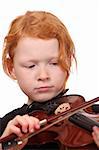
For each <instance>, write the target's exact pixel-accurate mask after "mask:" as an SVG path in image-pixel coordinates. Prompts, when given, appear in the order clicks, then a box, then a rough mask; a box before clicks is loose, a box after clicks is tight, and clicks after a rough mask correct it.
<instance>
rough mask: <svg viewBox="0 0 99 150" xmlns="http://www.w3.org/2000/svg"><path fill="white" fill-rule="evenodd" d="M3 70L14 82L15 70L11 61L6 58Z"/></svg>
mask: <svg viewBox="0 0 99 150" xmlns="http://www.w3.org/2000/svg"><path fill="white" fill-rule="evenodd" d="M5 70H6V73H7V74H8V75H9V76H10V77H11V78H12V79H14V80H16V75H15V69H14V65H13V61H12V59H10V58H7V60H6V66H5Z"/></svg>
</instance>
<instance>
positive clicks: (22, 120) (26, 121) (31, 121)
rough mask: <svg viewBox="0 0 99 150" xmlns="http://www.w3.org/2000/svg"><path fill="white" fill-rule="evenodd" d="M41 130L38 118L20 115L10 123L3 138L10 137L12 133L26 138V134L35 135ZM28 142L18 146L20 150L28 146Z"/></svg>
mask: <svg viewBox="0 0 99 150" xmlns="http://www.w3.org/2000/svg"><path fill="white" fill-rule="evenodd" d="M19 126H20V127H19ZM39 128H40V124H39V120H38V119H37V118H35V117H32V116H29V115H24V116H19V115H18V116H16V117H15V118H14V119H13V120H11V121H9V123H8V124H7V127H6V129H5V131H4V133H3V135H2V137H1V138H3V137H5V136H8V135H10V134H12V133H14V134H16V135H17V136H18V137H22V136H24V134H27V133H33V132H34V131H35V130H37V129H39ZM27 141H28V140H27ZM27 141H25V142H24V143H22V144H21V145H18V149H22V148H23V147H24V146H25V145H26V143H27ZM9 150H15V148H11V149H9Z"/></svg>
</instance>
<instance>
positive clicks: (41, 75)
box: [38, 67, 49, 81]
mask: <svg viewBox="0 0 99 150" xmlns="http://www.w3.org/2000/svg"><path fill="white" fill-rule="evenodd" d="M48 79H49V72H48V70H47V68H46V67H40V68H39V72H38V80H39V81H45V80H48Z"/></svg>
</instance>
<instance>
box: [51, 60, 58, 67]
mask: <svg viewBox="0 0 99 150" xmlns="http://www.w3.org/2000/svg"><path fill="white" fill-rule="evenodd" d="M50 64H51V65H54V66H56V65H58V61H52V62H50Z"/></svg>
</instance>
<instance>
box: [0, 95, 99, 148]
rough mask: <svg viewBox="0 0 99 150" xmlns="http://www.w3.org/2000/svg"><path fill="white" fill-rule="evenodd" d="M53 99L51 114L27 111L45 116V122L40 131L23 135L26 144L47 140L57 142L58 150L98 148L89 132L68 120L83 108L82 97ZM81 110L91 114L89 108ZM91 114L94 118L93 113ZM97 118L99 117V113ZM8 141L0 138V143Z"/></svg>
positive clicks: (36, 115)
mask: <svg viewBox="0 0 99 150" xmlns="http://www.w3.org/2000/svg"><path fill="white" fill-rule="evenodd" d="M55 101H56V103H55V105H54V104H53V103H52V106H53V105H54V106H55V107H54V109H53V110H54V111H53V113H52V114H48V113H47V112H46V111H42V110H39V111H38V110H34V111H33V112H31V113H29V115H32V116H33V117H36V118H38V119H40V120H44V119H46V118H47V124H46V125H44V126H41V129H40V131H39V130H38V131H37V132H35V133H34V134H33V135H32V136H30V137H31V138H30V137H27V136H26V135H25V137H27V138H28V139H29V140H28V143H27V145H32V146H33V145H34V146H35V145H40V144H41V145H42V144H45V143H49V142H57V143H58V144H59V146H60V150H65V149H66V148H67V150H98V149H99V148H97V146H96V144H95V143H94V141H93V138H92V136H91V133H90V132H89V131H87V130H85V129H84V128H81V126H80V127H79V126H77V124H76V125H75V124H74V123H71V121H70V120H69V118H71V117H72V118H73V115H75V113H78V112H79V109H78V108H83V107H82V106H83V104H85V103H86V102H85V99H84V97H83V96H80V95H66V96H62V97H59V98H58V99H56V100H55ZM95 101H99V98H96V100H95ZM52 106H51V107H52ZM74 108H75V109H74ZM72 110H73V111H72ZM77 111H78V112H77ZM81 111H82V109H81ZM83 112H87V115H88V113H89V114H92V110H91V109H84V110H83ZM68 114H69V115H68ZM85 114H86V113H85ZM91 116H93V118H95V117H94V114H92V115H91ZM95 116H96V115H95ZM97 118H99V115H98V117H97ZM86 124H87V122H86ZM94 125H95V124H94ZM89 126H90V124H89ZM91 127H92V126H91ZM10 137H11V142H12V139H14V140H15V142H16V139H15V138H16V136H13V135H11V136H9V138H8V139H10ZM12 137H13V138H12ZM23 139H24V137H23ZM2 141H3V142H2ZM9 141H10V140H7V137H6V138H3V139H1V140H0V142H1V143H4V144H6V145H7V143H8V142H9ZM12 143H13V142H12ZM23 149H24V148H23Z"/></svg>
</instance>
